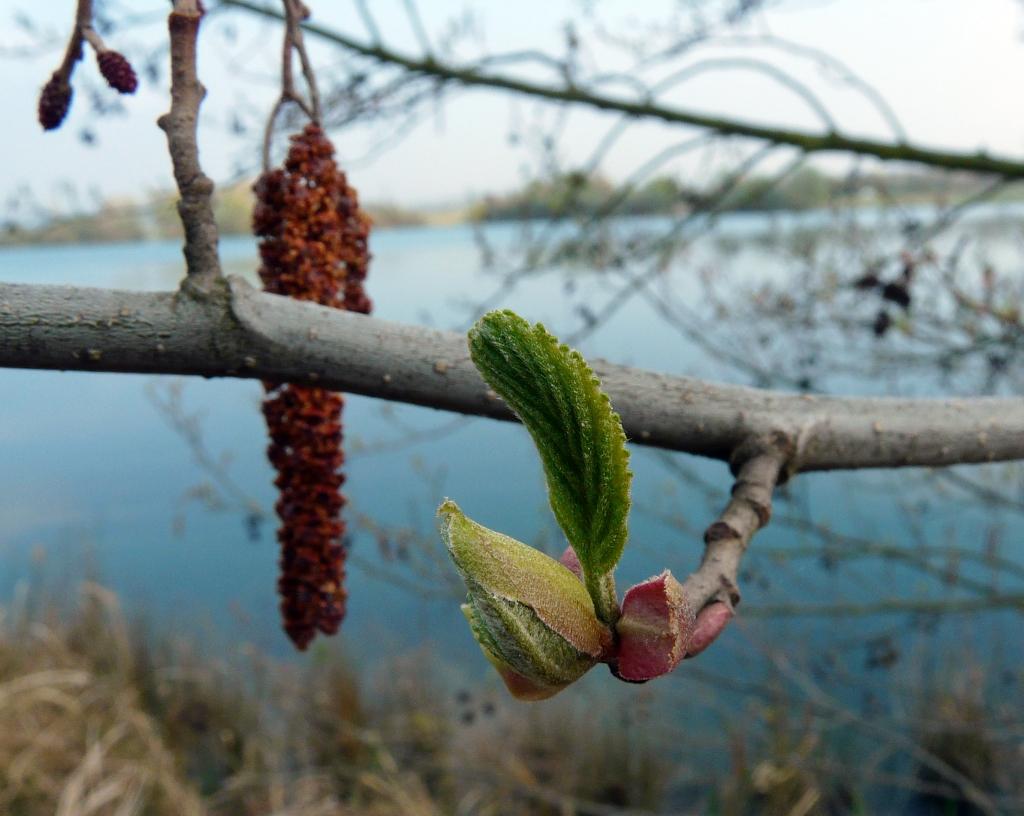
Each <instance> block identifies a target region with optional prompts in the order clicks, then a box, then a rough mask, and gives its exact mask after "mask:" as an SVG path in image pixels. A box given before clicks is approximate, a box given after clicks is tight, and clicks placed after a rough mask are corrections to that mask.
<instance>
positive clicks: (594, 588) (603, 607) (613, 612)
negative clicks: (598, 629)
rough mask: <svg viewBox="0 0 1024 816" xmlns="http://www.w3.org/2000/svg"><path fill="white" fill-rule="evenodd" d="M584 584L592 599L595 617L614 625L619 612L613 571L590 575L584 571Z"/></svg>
mask: <svg viewBox="0 0 1024 816" xmlns="http://www.w3.org/2000/svg"><path fill="white" fill-rule="evenodd" d="M584 584H585V585H586V587H587V592H589V593H590V597H591V599H592V600H593V601H594V611H595V612H596V613H597V617H598V618H599V619H600V620H601V621H602V622H604V623H606V624H608V625H609V626H615V623H616V621H618V619H619V614H620V611H619V599H618V598H617V597H616V595H615V573H613V572H611V571H609V572H605V573H601V574H598V575H591V574H589V573H586V572H584Z"/></svg>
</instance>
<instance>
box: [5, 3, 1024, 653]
mask: <svg viewBox="0 0 1024 816" xmlns="http://www.w3.org/2000/svg"><path fill="white" fill-rule="evenodd" d="M223 4H224V5H230V6H237V7H239V8H245V9H248V10H250V11H253V12H257V13H260V14H267V15H270V16H274V17H278V18H282V15H281V14H278V13H277V12H273V11H270V10H268V9H266V8H264V7H262V6H259V5H257V4H254V3H250V2H246V0H223ZM289 8H290V7H289ZM202 14H203V12H202V7H201V6H200V5H199V4H198V3H195V2H187V0H177V2H176V3H175V5H174V10H173V11H172V12H171V15H170V19H169V30H170V38H171V48H170V57H171V77H172V86H171V99H172V104H171V110H170V112H169V113H168V114H167V115H166V116H165V117H164V118H163V119H162V121H161V126H162V127H163V128H164V129H165V131H166V133H167V137H168V148H169V152H170V155H171V159H172V164H173V167H174V171H175V178H176V181H177V183H178V188H179V192H180V195H181V204H180V205H179V213H180V215H181V219H182V222H183V224H184V228H185V248H184V253H185V258H186V262H187V264H186V265H187V271H188V275H187V277H186V279H185V282H184V283H183V285H182V287H181V289H180V290H179V291H176V292H163V293H142V292H131V291H112V290H103V289H88V288H77V287H59V286H33V285H17V284H0V366H4V367H15V368H37V369H51V370H78V371H107V372H135V373H147V374H178V375H182V374H185V375H197V376H204V377H241V378H249V379H259V380H263V381H271V382H290V383H297V384H307V385H317V386H322V387H326V388H329V389H335V390H339V391H348V392H353V393H358V394H363V395H367V396H371V397H377V398H380V399H386V400H393V401H399V402H406V403H412V404H417V405H423V406H429V407H432V408H437V409H442V410H447V411H454V412H458V413H462V414H475V415H480V416H486V417H491V418H495V419H503V420H509V419H513V416H512V414H511V413H510V412H509V410H508V408H507V407H506V406H505V405H504V404H503V403H502V402H501V401H500V400H499V399H498V398H497V397H496V395H495V394H494V393H493V392H492V391H490V390H489V389H488V388H487V386H486V385H485V384H484V382H483V381H482V380H481V378H480V376H479V374H478V373H477V371H476V368H475V367H474V366H473V365H472V363H471V362H470V359H469V354H468V350H467V347H466V342H465V338H464V337H463V336H461V335H457V334H454V333H450V332H441V331H435V330H432V329H428V328H424V327H419V326H410V325H403V324H398V323H391V322H387V321H384V320H378V319H374V318H369V317H365V316H362V315H357V314H352V313H348V312H344V311H339V310H337V309H329V308H325V307H322V306H318V305H314V304H310V303H303V302H298V301H295V300H293V299H290V298H284V297H279V296H275V295H270V294H266V293H262V292H258V291H256V290H255V289H253V288H252V287H250V286H249V285H247V284H246V283H244V282H243V281H241V280H238V279H229V278H225V277H224V276H223V274H222V272H221V269H220V263H219V259H218V252H217V225H216V223H215V221H214V217H213V212H212V208H211V207H210V196H211V194H212V192H213V184H212V182H211V181H210V180H209V179H208V178H207V177H206V176H205V174H204V173H203V171H202V168H201V166H200V164H199V157H198V151H197V149H196V139H195V132H196V126H197V120H198V109H199V105H200V102H201V100H202V93H203V91H202V85H201V83H200V81H199V78H198V76H197V73H196V65H195V59H196V48H195V42H196V37H197V34H198V30H199V26H200V20H201V18H202ZM282 19H283V18H282ZM292 23H293V25H294V21H292ZM303 26H304V28H305V29H306V30H307V31H309V32H310V33H312V34H316V35H318V36H321V37H325V38H328V39H331V40H333V41H335V42H336V43H337V44H340V45H342V46H343V47H345V48H347V49H349V50H351V51H354V52H357V53H360V54H363V55H364V56H367V57H371V58H374V59H377V60H379V61H381V62H385V63H389V64H392V65H397V66H400V67H402V68H404V69H406V70H407V71H410V72H412V73H414V74H422V75H427V76H430V77H434V78H437V79H438V80H439V81H442V82H454V83H459V84H463V85H476V86H481V87H489V88H499V89H504V90H508V91H512V92H516V93H520V94H527V95H531V96H534V97H542V98H547V99H550V100H553V101H557V102H563V103H573V104H578V105H584V106H590V107H594V108H600V109H603V110H609V111H614V112H618V113H620V114H624V115H626V116H630V117H641V118H644V117H646V118H652V119H659V120H662V121H665V122H672V123H678V124H687V125H695V126H698V127H701V128H705V129H708V130H710V131H713V132H715V133H719V134H732V135H740V136H746V137H751V138H755V139H760V140H764V141H767V142H769V143H771V144H778V145H790V146H793V147H796V148H799V149H800V150H802V151H804V152H814V151H823V150H838V151H844V152H848V153H853V154H859V155H867V156H874V157H877V158H880V159H894V160H903V161H913V162H919V163H922V164H927V165H930V166H934V167H943V168H953V169H961V170H974V171H979V172H986V173H990V174H994V175H996V176H1001V177H1005V178H1021V177H1024V162H1021V161H1017V160H1012V159H1004V158H998V157H992V156H988V155H984V154H963V153H944V152H940V151H935V150H930V149H927V148H922V147H918V146H914V145H910V144H907V143H895V144H890V143H883V142H877V141H871V140H864V139H855V138H852V137H847V136H843V135H841V134H839V133H836V132H830V133H826V134H821V135H815V134H808V133H802V132H796V131H789V130H777V129H772V128H766V127H762V126H759V125H753V124H749V123H743V122H739V121H733V120H726V119H720V118H714V117H707V116H703V115H700V114H696V113H692V112H687V111H684V110H679V109H675V108H666V107H663V106H661V105H659V104H658V103H656V102H655V101H653V100H641V101H627V100H624V99H617V98H610V97H606V96H601V95H599V94H597V93H593V92H589V91H586V90H584V89H581V88H579V87H576V86H573V85H571V84H567V85H566V86H565V87H561V88H555V87H545V86H540V85H536V84H532V83H529V82H526V81H523V80H519V79H515V78H510V77H503V76H500V75H498V74H494V73H487V72H483V71H480V70H477V69H474V68H458V67H453V66H446V65H443V64H441V63H439V62H438V61H436V60H435V59H434V58H433V57H432V56H428V57H426V58H424V59H421V60H417V59H412V58H409V57H404V56H402V55H400V54H397V53H395V52H393V51H390V50H388V49H386V48H385V47H383V46H381V45H372V46H370V45H363V44H359V43H356V42H354V41H352V40H349V39H348V38H345V37H343V36H342V35H340V34H337V33H334V32H330V31H328V30H326V29H323V28H318V27H316V26H313V25H310V24H308V23H303ZM293 39H294V37H293ZM300 56H301V54H300ZM285 58H286V61H287V60H289V59H290V52H289V51H288V48H287V47H286V54H285ZM303 67H304V69H305V67H306V66H305V64H304V65H303ZM313 88H314V86H312V84H311V85H310V90H311V95H312V92H313ZM290 93H293V92H290ZM594 369H595V371H596V373H597V374H598V376H599V377H600V378H601V381H602V383H603V386H604V388H605V390H606V391H607V392H608V393H609V394H610V396H611V399H612V402H613V404H614V406H615V408H616V410H617V411H618V412H619V413H620V415H621V417H622V421H623V425H624V428H625V431H626V433H627V435H628V436H629V438H630V439H631V440H632V441H633V442H634V443H637V444H642V445H650V446H655V447H659V448H665V449H670V450H677V451H684V452H687V453H692V454H697V455H701V456H707V457H712V458H716V459H719V460H722V461H725V462H728V463H729V465H730V467H731V468H732V470H733V472H734V474H736V482H735V486H734V489H733V495H732V498H731V500H730V501H729V503H728V505H727V507H726V508H725V510H724V511H723V512H722V514H721V516H720V517H719V519H718V520H717V521H715V522H714V523H713V524H711V525H710V526H709V527H708V529H707V531H706V533H705V537H704V538H705V544H706V548H705V554H704V558H703V561H702V563H701V565H700V567H699V568H698V570H697V571H696V572H695V573H694V574H693V575H691V576H690V577H689V578H688V579H687V582H686V585H685V586H686V590H687V592H689V593H690V595H691V598H690V600H691V602H692V603H694V605H695V606H696V607H697V608H701V607H705V613H707V614H706V615H705V617H704V621H705V623H706V627H705V630H704V631H703V632H702V633H701V632H699V634H700V637H697V638H696V640H697V643H696V644H695V645H694V647H693V649H692V653H696V652H697V651H699V650H700V648H703V646H705V645H707V643H710V642H711V640H713V639H714V637H715V636H716V635H717V633H718V632H719V631H721V627H722V626H724V624H725V622H726V621H727V620H728V617H729V616H730V615H731V614H732V609H733V607H734V606H735V604H736V603H737V602H738V600H739V590H738V588H737V573H738V569H739V564H740V560H741V558H742V556H743V553H744V552H745V550H746V548H747V546H748V544H749V542H750V540H751V538H752V536H753V535H754V533H755V532H756V531H757V530H758V529H760V528H761V527H762V526H764V525H765V524H766V523H767V522H768V520H769V518H770V515H771V499H772V493H773V491H774V488H775V486H776V484H778V483H780V482H782V481H785V479H786V478H789V477H791V476H792V475H793V474H795V473H798V472H802V471H815V470H832V469H854V468H895V467H906V466H925V467H942V466H949V465H956V464H965V463H983V462H993V461H1006V460H1016V459H1024V401H1022V400H1020V399H1000V398H981V397H978V398H971V399H890V398H849V397H827V396H811V395H797V394H786V393H780V392H775V391H768V390H759V389H751V388H742V387H737V386H731V385H722V384H717V383H711V382H707V381H703V380H697V379H691V378H687V377H676V376H668V375H664V374H659V373H656V372H651V371H643V370H639V369H634V368H628V367H624V366H619V365H615V364H613V363H608V362H602V361H595V363H594ZM701 638H703V639H701Z"/></svg>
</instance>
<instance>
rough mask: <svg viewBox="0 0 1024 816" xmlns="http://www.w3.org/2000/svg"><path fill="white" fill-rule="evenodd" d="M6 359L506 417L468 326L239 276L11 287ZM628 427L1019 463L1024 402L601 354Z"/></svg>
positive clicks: (2, 342)
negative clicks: (752, 378)
mask: <svg viewBox="0 0 1024 816" xmlns="http://www.w3.org/2000/svg"><path fill="white" fill-rule="evenodd" d="M0 367H11V368H41V369H57V370H68V369H73V370H81V371H118V372H136V373H149V374H185V375H199V376H204V377H242V378H249V379H260V380H271V381H276V382H296V383H305V384H317V385H322V386H324V387H327V388H331V389H335V390H339V391H349V392H354V393H357V394H364V395H367V396H371V397H378V398H381V399H387V400H394V401H399V402H407V403H414V404H417V405H426V406H429V407H432V408H439V409H443V410H447V411H455V412H458V413H462V414H475V415H479V416H486V417H492V418H495V419H504V420H511V419H513V417H512V414H511V413H510V412H509V411H508V409H507V408H506V407H505V405H504V404H503V403H502V402H501V401H500V400H499V399H498V398H497V397H496V396H495V395H494V393H493V392H491V391H490V390H489V389H488V388H487V386H486V385H485V384H484V382H483V381H482V380H481V379H480V376H479V374H478V373H477V371H476V369H475V368H474V367H473V365H472V363H471V362H470V360H469V354H468V351H467V348H466V340H465V337H464V336H463V335H461V334H456V333H454V332H443V331H436V330H433V329H427V328H423V327H419V326H410V325H404V324H399V323H392V322H388V321H384V320H379V319H376V318H370V317H366V316H363V315H357V314H351V313H346V312H340V311H338V310H336V309H328V308H325V307H322V306H317V305H315V304H310V303H303V302H298V301H294V300H291V299H289V298H283V297H279V296H275V295H270V294H266V293H263V292H258V291H256V290H255V289H253V288H252V287H251V286H249V285H248V284H246V283H245V282H244V281H242V280H240V279H237V278H229V279H225V278H220V279H218V280H216V281H215V284H214V285H213V286H212V287H211V288H210V289H209V290H208V291H202V290H198V289H196V288H195V287H185V288H183V290H182V291H180V292H166V293H147V292H127V291H116V290H107V289H91V288H79V287H62V286H34V285H24V284H0ZM593 367H594V370H595V371H596V372H597V375H598V376H599V377H600V378H601V381H602V383H603V386H604V388H605V390H606V391H607V392H608V393H609V394H610V395H611V399H612V403H613V404H614V405H615V408H616V410H617V411H618V412H619V414H620V415H621V417H622V420H623V425H624V427H625V430H626V433H627V435H628V436H629V437H630V439H631V440H632V441H633V442H635V443H637V444H641V445H651V446H654V447H660V448H665V449H669V450H679V451H686V452H688V453H693V454H698V455H701V456H708V457H712V458H716V459H720V460H722V461H726V462H728V461H731V460H733V457H734V455H735V454H736V451H737V448H738V446H739V445H741V444H743V443H744V442H747V441H748V440H751V439H761V440H763V439H771V438H784V439H786V440H791V445H792V449H791V450H790V451H788V452H787V461H786V469H787V472H789V473H795V472H798V471H813V470H834V469H851V468H869V467H886V468H889V467H904V466H923V467H938V466H945V465H954V464H965V463H977V462H991V461H1004V460H1013V459H1024V400H1020V399H1001V398H992V397H978V398H971V399H897V398H882V397H879V398H854V397H828V396H811V395H797V394H786V393H781V392H777V391H766V390H761V389H754V388H744V387H740V386H733V385H724V384H718V383H712V382H707V381H704V380H698V379H693V378H689V377H676V376H668V375H665V374H659V373H656V372H652V371H644V370H640V369H635V368H627V367H625V366H620V365H614V364H612V363H608V362H605V361H601V360H596V361H593Z"/></svg>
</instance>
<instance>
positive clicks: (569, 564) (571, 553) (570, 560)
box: [558, 547, 583, 581]
mask: <svg viewBox="0 0 1024 816" xmlns="http://www.w3.org/2000/svg"><path fill="white" fill-rule="evenodd" d="M558 563H560V564H561V565H562V566H563V567H565V568H566V569H568V570H569V572H571V573H572V574H573V575H575V576H576V577H577V578H579V579H580V580H581V581H582V580H583V567H582V566H581V565H580V559H579V558H578V557H577V555H576V550H574V549H573V548H572V547H566V548H565V552H563V553H562V556H561V557H560V558H559V559H558Z"/></svg>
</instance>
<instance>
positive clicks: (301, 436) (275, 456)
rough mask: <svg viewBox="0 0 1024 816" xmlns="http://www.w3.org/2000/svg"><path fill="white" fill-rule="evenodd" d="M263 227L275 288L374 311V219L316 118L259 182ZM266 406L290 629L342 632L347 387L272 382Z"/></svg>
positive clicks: (266, 276)
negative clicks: (370, 240)
mask: <svg viewBox="0 0 1024 816" xmlns="http://www.w3.org/2000/svg"><path fill="white" fill-rule="evenodd" d="M255 190H256V199H257V203H256V209H255V211H254V214H253V231H254V232H255V234H256V235H257V236H258V237H259V238H260V239H261V240H260V258H261V261H262V265H261V267H260V278H261V279H262V280H263V285H264V288H265V289H266V291H268V292H273V293H275V294H279V295H287V296H289V297H294V298H297V299H299V300H311V301H315V302H316V303H319V304H321V305H324V306H331V307H333V308H336V309H347V310H349V311H354V312H362V313H364V314H366V313H368V312H369V311H370V305H371V304H370V300H369V299H368V298H367V297H366V293H365V291H364V289H363V281H364V280H365V278H366V271H367V264H368V261H369V258H370V255H369V251H368V249H367V236H368V233H369V227H370V222H369V219H368V218H367V217H366V215H365V214H364V213H363V212H362V211H361V210H360V209H359V202H358V200H357V197H356V192H355V190H354V189H352V188H351V187H349V185H348V183H347V180H346V178H345V174H344V173H343V172H341V171H340V170H339V169H338V166H337V165H336V164H335V162H334V148H333V146H332V145H331V143H330V141H329V140H328V139H327V137H326V136H325V135H324V133H323V131H322V130H321V129H320V128H319V127H318V126H316V125H308V126H307V127H306V128H305V130H303V131H302V132H301V133H299V134H297V135H295V136H293V137H292V140H291V148H290V150H289V151H288V155H287V157H286V159H285V162H284V165H283V166H282V167H280V168H278V169H276V170H271V171H268V172H266V173H264V174H263V175H262V176H261V177H260V179H259V181H257V183H256V187H255ZM264 388H265V389H266V392H267V396H266V399H265V400H264V402H263V415H264V417H265V418H266V421H267V429H268V431H269V434H270V445H269V448H268V450H267V455H268V457H269V459H270V462H271V464H272V465H273V466H274V469H275V470H276V471H277V479H276V480H275V482H274V484H275V485H276V486H277V488H278V490H279V491H280V496H279V498H278V501H277V505H276V509H277V514H278V516H279V517H280V519H281V526H280V528H279V530H278V534H277V537H278V541H279V542H280V545H281V561H280V565H281V575H280V579H279V580H278V592H279V593H280V595H281V613H282V616H283V618H284V629H285V631H286V632H287V633H288V636H289V637H290V638H291V639H292V641H293V642H294V643H295V645H296V646H297V647H298V648H299V649H305V648H306V646H307V645H308V644H309V642H310V641H311V640H312V639H313V637H314V636H315V635H316V632H317V630H319V631H321V632H324V633H326V634H333V633H334V632H336V631H337V630H338V626H339V624H340V623H341V620H342V618H343V617H344V615H345V599H346V592H345V587H344V574H345V572H344V561H345V551H344V546H343V538H344V535H345V523H344V521H342V519H341V508H342V507H343V506H344V504H345V498H344V496H343V495H342V493H341V485H342V483H343V482H344V476H343V475H342V473H341V466H342V463H343V462H344V453H343V451H342V425H341V408H342V404H343V400H342V397H341V395H340V394H337V393H334V392H332V391H328V390H326V389H323V388H316V387H313V386H304V385H289V384H281V383H269V382H268V383H264Z"/></svg>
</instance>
